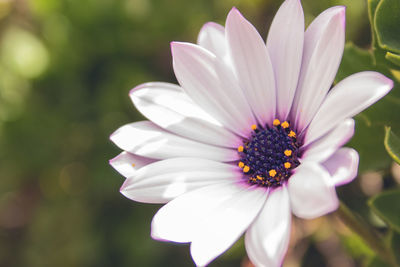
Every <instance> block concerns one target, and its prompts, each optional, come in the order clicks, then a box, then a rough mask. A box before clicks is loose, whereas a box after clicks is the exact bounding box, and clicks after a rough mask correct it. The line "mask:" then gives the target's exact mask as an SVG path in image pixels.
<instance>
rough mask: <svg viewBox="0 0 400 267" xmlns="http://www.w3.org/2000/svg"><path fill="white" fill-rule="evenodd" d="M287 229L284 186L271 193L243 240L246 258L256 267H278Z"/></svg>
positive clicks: (287, 206)
mask: <svg viewBox="0 0 400 267" xmlns="http://www.w3.org/2000/svg"><path fill="white" fill-rule="evenodd" d="M290 226H291V211H290V201H289V194H288V191H287V188H286V186H282V187H280V188H277V189H275V190H271V191H270V194H269V196H268V199H267V201H266V203H265V205H264V207H263V208H262V209H261V212H260V214H259V215H258V216H257V217H256V219H255V220H254V222H253V224H252V225H250V227H249V229H248V230H247V232H246V236H245V245H246V251H247V255H248V256H249V258H250V260H251V261H252V262H253V263H254V264H255V265H256V266H258V267H279V266H281V264H282V261H283V258H284V256H285V254H286V251H287V248H288V245H289V239H290Z"/></svg>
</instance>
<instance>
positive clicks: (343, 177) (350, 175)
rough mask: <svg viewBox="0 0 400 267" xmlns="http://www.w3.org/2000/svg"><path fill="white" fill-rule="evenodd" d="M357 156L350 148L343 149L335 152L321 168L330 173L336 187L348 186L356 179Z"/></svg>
mask: <svg viewBox="0 0 400 267" xmlns="http://www.w3.org/2000/svg"><path fill="white" fill-rule="evenodd" d="M358 162H359V156H358V153H357V151H355V150H354V149H352V148H347V147H343V148H341V149H339V150H338V151H336V153H335V154H333V155H332V156H331V157H330V158H329V159H327V160H326V161H325V162H324V163H322V166H324V167H325V169H326V170H327V171H328V172H329V173H330V175H331V177H332V178H331V179H332V181H333V183H334V184H335V185H336V186H340V185H344V184H348V183H350V182H351V181H353V180H354V178H356V177H357V171H358Z"/></svg>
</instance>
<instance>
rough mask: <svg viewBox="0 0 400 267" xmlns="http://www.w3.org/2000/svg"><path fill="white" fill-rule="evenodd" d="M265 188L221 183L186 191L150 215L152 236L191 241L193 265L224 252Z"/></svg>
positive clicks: (263, 197)
mask: <svg viewBox="0 0 400 267" xmlns="http://www.w3.org/2000/svg"><path fill="white" fill-rule="evenodd" d="M266 198H267V191H266V190H265V189H263V188H254V187H249V186H247V185H243V184H238V183H221V184H217V185H211V186H208V187H204V188H201V189H197V190H195V191H191V192H189V193H186V194H184V195H182V196H180V197H178V198H176V199H174V200H172V201H171V202H169V203H168V204H166V205H165V206H164V207H162V208H161V209H160V210H159V211H158V212H157V214H156V215H155V216H154V218H153V222H152V237H153V238H155V239H158V240H169V241H173V242H192V244H191V254H192V257H193V260H194V261H195V263H196V265H197V266H205V265H207V264H208V263H209V262H210V261H212V260H213V259H214V258H215V257H217V256H218V255H220V254H222V253H223V252H224V251H226V250H227V249H228V248H229V247H230V246H231V245H232V244H233V243H234V242H235V241H236V240H237V239H238V238H239V237H240V236H241V235H242V234H243V233H244V231H245V230H246V229H247V228H248V226H249V225H250V224H251V223H252V222H253V220H254V218H255V217H256V216H257V214H258V213H259V211H260V210H261V207H262V206H263V205H264V202H265V200H266Z"/></svg>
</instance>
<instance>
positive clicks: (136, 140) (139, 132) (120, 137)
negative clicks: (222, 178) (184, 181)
mask: <svg viewBox="0 0 400 267" xmlns="http://www.w3.org/2000/svg"><path fill="white" fill-rule="evenodd" d="M110 139H111V141H113V142H114V143H115V144H116V145H117V146H118V147H119V148H121V149H122V150H125V151H128V152H130V153H133V154H136V155H139V156H143V157H148V158H153V159H167V158H176V157H195V158H205V159H211V160H216V161H224V162H228V161H234V160H236V159H237V158H238V155H237V151H235V150H233V149H228V148H223V147H217V146H212V145H206V144H203V143H199V142H196V141H193V140H189V139H186V138H183V137H180V136H177V135H175V134H172V133H169V132H166V131H165V130H163V129H161V128H159V127H158V126H156V125H155V124H153V123H151V122H149V121H140V122H134V123H130V124H127V125H124V126H122V127H121V128H119V129H118V130H116V131H115V132H114V133H113V134H112V135H111V137H110Z"/></svg>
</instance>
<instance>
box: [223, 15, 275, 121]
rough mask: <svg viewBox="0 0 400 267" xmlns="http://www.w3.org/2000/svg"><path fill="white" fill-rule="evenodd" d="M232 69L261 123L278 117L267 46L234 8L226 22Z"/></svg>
mask: <svg viewBox="0 0 400 267" xmlns="http://www.w3.org/2000/svg"><path fill="white" fill-rule="evenodd" d="M225 32H226V39H227V45H228V52H229V55H230V58H231V59H232V64H233V69H234V71H235V74H236V77H237V79H238V82H239V84H240V86H241V88H242V90H243V93H244V95H245V97H246V99H247V102H248V103H249V105H250V107H251V109H252V110H253V113H254V114H255V116H256V117H257V119H258V120H259V122H260V123H261V124H262V125H265V124H266V123H268V124H270V123H271V122H272V120H273V119H274V117H275V105H276V103H275V102H276V99H275V98H276V97H275V94H276V93H275V78H274V72H273V69H272V63H271V61H270V58H269V55H268V51H267V48H266V46H265V43H264V41H263V39H262V38H261V36H260V34H259V33H258V32H257V30H256V29H255V28H254V26H253V25H251V23H250V22H248V21H247V20H246V19H245V18H244V17H243V16H242V14H240V12H239V11H238V10H237V9H236V8H232V10H231V11H230V12H229V14H228V17H227V20H226V25H225Z"/></svg>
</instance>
